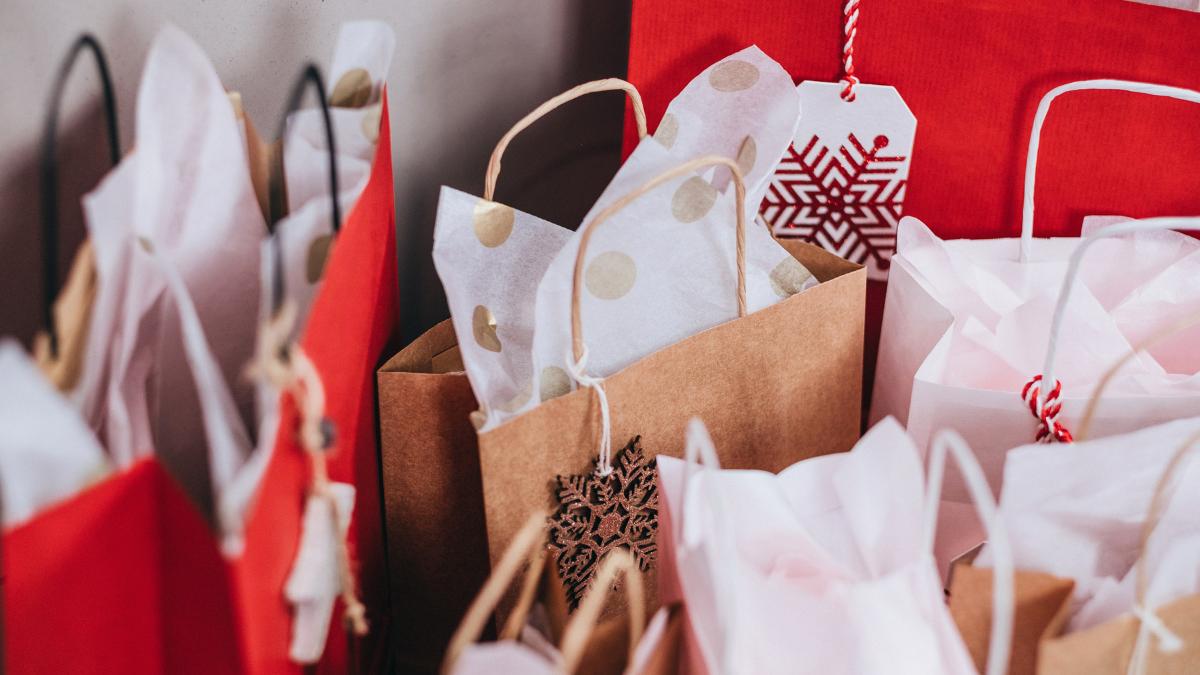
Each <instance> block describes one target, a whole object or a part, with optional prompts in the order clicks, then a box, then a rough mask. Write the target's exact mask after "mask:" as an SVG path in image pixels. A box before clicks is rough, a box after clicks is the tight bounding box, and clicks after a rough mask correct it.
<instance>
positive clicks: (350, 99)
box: [329, 68, 374, 108]
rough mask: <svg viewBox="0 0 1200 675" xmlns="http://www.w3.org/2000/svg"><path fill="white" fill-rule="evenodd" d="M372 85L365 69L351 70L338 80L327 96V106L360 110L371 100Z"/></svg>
mask: <svg viewBox="0 0 1200 675" xmlns="http://www.w3.org/2000/svg"><path fill="white" fill-rule="evenodd" d="M373 88H374V85H373V84H372V82H371V74H370V73H368V72H367V70H366V68H351V69H350V70H347V71H346V73H345V74H344V75H342V76H341V77H340V78H338V81H337V84H335V85H333V92H332V93H330V94H329V105H332V106H336V107H338V108H361V107H363V106H364V105H366V104H367V102H368V101H370V100H371V91H372V89H373Z"/></svg>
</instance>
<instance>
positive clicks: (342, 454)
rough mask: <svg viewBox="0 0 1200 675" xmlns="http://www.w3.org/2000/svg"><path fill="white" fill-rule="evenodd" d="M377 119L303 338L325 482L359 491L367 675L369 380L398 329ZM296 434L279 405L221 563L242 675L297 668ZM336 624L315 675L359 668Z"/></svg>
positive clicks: (377, 607) (374, 485) (391, 224)
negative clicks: (315, 393) (243, 516)
mask: <svg viewBox="0 0 1200 675" xmlns="http://www.w3.org/2000/svg"><path fill="white" fill-rule="evenodd" d="M380 119H381V122H380V129H379V140H378V145H377V147H376V151H375V158H374V162H373V164H372V169H371V176H370V179H369V180H368V182H367V185H366V187H365V188H363V191H362V194H361V195H359V198H358V201H357V202H356V203H355V205H354V208H353V209H352V210H351V211H350V212H349V213H348V214H347V215H346V218H345V220H344V222H343V224H342V228H341V232H340V233H339V234H338V235H337V238H336V240H335V243H334V244H333V248H332V251H331V253H330V256H329V259H328V262H327V263H326V267H325V275H324V281H323V282H322V287H321V290H320V292H319V294H318V295H317V297H316V300H315V301H314V303H313V307H312V311H311V314H310V315H309V318H308V322H307V325H306V326H305V327H304V331H303V337H302V338H301V340H300V344H301V346H302V348H303V349H304V351H305V353H306V354H307V355H308V356H309V358H310V359H311V360H312V362H313V364H314V365H315V366H316V369H317V371H318V372H319V373H320V375H321V379H322V381H323V384H324V387H325V398H326V402H327V403H326V416H327V417H329V418H330V419H331V420H332V421H333V423H334V427H335V429H336V435H337V440H336V451H335V452H334V454H333V455H332V456H331V457H330V458H329V478H330V480H332V481H335V482H345V483H351V484H353V485H354V486H355V490H356V500H355V505H354V512H353V519H352V521H351V525H350V533H349V535H348V536H349V544H350V550H351V552H352V559H353V560H354V561H355V562H356V563H357V577H358V581H359V596H360V597H361V598H363V600H364V602H366V604H367V607H368V616H367V619H368V622H369V623H370V624H371V631H370V633H369V635H368V637H367V639H366V640H365V641H364V642H363V644H361V645H358V646H357V648H356V650H355V651H357V653H359V654H362V655H363V656H362V657H361V658H360V659H359V660H364V659H365V660H367V661H370V662H369V663H368V662H363V663H361V664H360V665H361V666H362V667H364V668H369V669H370V670H372V671H377V670H379V668H380V663H379V662H380V660H381V659H382V648H383V645H384V641H383V639H382V636H383V635H384V633H385V632H386V629H387V622H386V616H385V615H384V610H385V606H384V602H385V598H386V597H387V588H386V571H385V565H384V557H383V556H384V552H383V522H382V511H381V508H382V507H381V502H380V499H381V497H380V493H379V485H380V481H379V457H378V451H377V448H376V438H375V409H376V406H375V377H374V375H375V368H376V366H377V365H378V362H379V358H380V355H381V354H382V353H383V348H384V345H385V343H386V342H387V341H388V339H389V338H390V337H391V334H392V330H393V328H394V325H395V323H396V317H397V312H398V308H397V307H398V293H399V289H398V281H397V274H396V254H395V247H396V233H395V209H394V206H393V186H392V160H391V134H390V128H389V124H388V107H387V98H386V90H385V92H384V95H383V109H382V112H381V114H380ZM296 427H297V414H296V410H295V406H294V405H293V403H292V401H291V399H290V398H289V397H284V399H283V404H282V411H281V417H280V431H279V434H278V437H277V441H276V445H275V448H274V451H273V453H272V455H271V459H270V464H269V465H268V467H267V470H266V473H265V475H264V477H263V481H262V484H261V485H260V487H259V492H258V495H257V496H256V498H255V503H254V504H253V506H252V508H251V512H250V516H249V519H248V522H247V523H246V530H245V540H246V547H245V551H244V553H243V554H242V555H241V556H240V557H239V558H238V559H236V560H234V561H232V562H231V563H230V566H231V570H232V574H231V582H232V583H233V584H234V590H235V593H234V597H235V598H236V600H235V611H236V613H237V616H238V619H239V623H238V626H239V629H240V633H239V637H240V638H241V640H242V655H243V657H244V658H245V665H246V672H252V673H278V672H299V667H298V666H296V665H295V664H293V663H291V662H290V661H289V660H288V643H289V639H290V636H291V612H290V608H289V607H288V604H287V602H286V601H285V600H284V595H283V587H284V582H285V581H286V579H287V577H288V573H289V572H290V570H291V567H292V562H293V560H294V559H295V554H296V544H297V542H298V541H299V537H300V522H301V516H302V513H303V508H304V499H305V496H306V492H307V489H308V485H309V466H308V459H307V457H306V455H305V453H304V450H303V449H302V448H301V446H300V442H299V438H298V436H297V433H296ZM283 542H287V544H286V545H285V544H284V543H283ZM340 616H341V607H340V606H339V607H338V608H335V610H334V621H333V624H332V626H331V628H330V635H329V641H328V643H327V644H326V647H325V655H324V657H323V658H322V661H321V666H322V667H321V668H320V671H321V672H329V673H344V672H347V671H348V670H352V669H355V668H357V666H354V665H353V664H350V663H349V659H350V655H351V654H350V652H351V647H352V645H350V644H349V642H348V639H347V634H346V631H345V630H344V629H343V627H342V624H341V621H340Z"/></svg>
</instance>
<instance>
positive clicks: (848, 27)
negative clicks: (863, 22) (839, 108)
mask: <svg viewBox="0 0 1200 675" xmlns="http://www.w3.org/2000/svg"><path fill="white" fill-rule="evenodd" d="M858 2H859V0H846V9H845V11H844V12H843V14H844V16H845V19H846V23H845V29H844V31H845V32H844V39H843V42H842V81H841V83H842V100H843V101H853V100H854V99H855V98H857V95H856V94H855V93H854V86H855V85H857V84H858V81H859V80H858V78H857V77H855V75H854V38H855V36H857V35H858Z"/></svg>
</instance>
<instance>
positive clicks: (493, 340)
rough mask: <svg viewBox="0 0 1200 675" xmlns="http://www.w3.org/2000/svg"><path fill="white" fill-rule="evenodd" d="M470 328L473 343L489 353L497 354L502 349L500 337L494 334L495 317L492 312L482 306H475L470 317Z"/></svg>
mask: <svg viewBox="0 0 1200 675" xmlns="http://www.w3.org/2000/svg"><path fill="white" fill-rule="evenodd" d="M471 328H472V331H473V333H474V334H475V342H476V343H477V344H478V345H479V346H480V347H483V348H484V349H486V350H488V351H489V352H499V351H500V350H501V349H503V345H501V344H500V336H499V335H497V334H496V316H495V315H494V314H492V310H490V309H488V308H487V307H485V306H483V305H476V306H475V312H474V314H472V316H471Z"/></svg>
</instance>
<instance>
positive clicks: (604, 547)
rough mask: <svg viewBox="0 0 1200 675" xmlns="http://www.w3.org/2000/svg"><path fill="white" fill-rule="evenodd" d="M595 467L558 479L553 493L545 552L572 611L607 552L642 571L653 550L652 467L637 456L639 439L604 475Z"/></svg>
mask: <svg viewBox="0 0 1200 675" xmlns="http://www.w3.org/2000/svg"><path fill="white" fill-rule="evenodd" d="M598 462H599V461H598V460H597V461H595V462H593V463H592V470H591V471H589V472H588V473H586V474H581V475H575V476H558V478H557V482H558V489H557V490H555V494H554V496H555V499H556V501H557V502H558V507H557V508H556V509H555V511H554V514H553V515H552V516H551V520H550V547H551V548H552V549H553V550H554V551H555V553H556V557H557V560H558V573H559V576H560V577H562V582H563V587H564V588H565V590H566V592H567V602H568V604H569V605H570V607H571V609H572V610H574V609H575V607H577V606H578V605H579V601H580V600H581V599H583V596H584V595H585V594H586V593H587V590H588V586H590V585H591V581H592V576H593V575H594V574H595V573H596V569H597V567H598V566H599V564H600V561H601V560H603V559H604V556H605V555H607V554H608V552H609V551H612V550H613V549H616V548H624V549H627V550H628V551H629V552H630V553H631V554H632V555H633V559H634V560H636V561H637V564H638V567H639V568H640V569H641V570H642V571H643V572H645V571H646V570H648V569H650V566H651V565H652V564H653V562H654V553H655V550H656V546H657V545H656V543H655V534H656V532H657V530H658V487H657V484H656V483H655V475H654V469H655V462H654V459H653V458H650V459H647V458H646V455H645V453H643V452H642V445H641V437H640V436H638V437H634V438H633V440H631V441H629V444H628V445H626V446H625V448H624V449H623V450H621V452H620V453H619V454H618V456H617V461H616V462H615V463H614V466H613V468H612V472H610V473H609V474H608V475H607V476H601V475H600V473H599V471H597V470H596V465H597V464H598Z"/></svg>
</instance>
